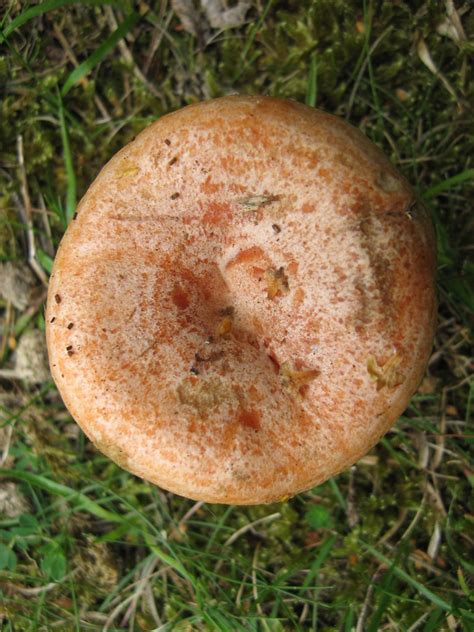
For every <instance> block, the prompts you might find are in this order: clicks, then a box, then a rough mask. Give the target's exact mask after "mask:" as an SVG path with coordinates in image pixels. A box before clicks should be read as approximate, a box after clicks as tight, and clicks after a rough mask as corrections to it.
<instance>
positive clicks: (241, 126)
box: [47, 96, 436, 504]
mask: <svg viewBox="0 0 474 632" xmlns="http://www.w3.org/2000/svg"><path fill="white" fill-rule="evenodd" d="M77 211H78V212H77V217H76V218H75V219H74V221H72V222H71V224H70V225H69V227H68V229H67V231H66V233H65V235H64V238H63V240H62V242H61V245H60V248H59V250H58V253H57V256H56V260H55V263H54V268H53V272H52V275H51V281H50V287H49V296H48V307H47V341H48V349H49V356H50V364H51V370H52V374H53V377H54V380H55V382H56V384H57V386H58V388H59V391H60V393H61V395H62V397H63V399H64V402H65V404H66V406H67V407H68V409H69V411H70V412H71V414H72V415H73V417H74V418H75V419H76V421H77V422H78V424H79V425H80V426H81V428H82V429H83V430H84V432H85V433H86V435H87V436H88V437H89V438H90V439H91V440H92V441H93V442H94V444H95V445H96V446H97V448H98V449H99V450H100V451H101V452H103V453H104V454H106V455H107V456H109V457H110V458H111V459H112V460H114V461H115V462H117V463H118V464H119V465H120V466H122V467H123V468H125V469H126V470H129V471H130V472H133V473H134V474H136V475H138V476H140V477H142V478H144V479H146V480H148V481H151V482H153V483H155V484H156V485H159V486H160V487H163V488H165V489H167V490H170V491H172V492H175V493H177V494H181V495H183V496H187V497H189V498H194V499H200V500H204V501H208V502H219V503H235V504H256V503H263V502H271V501H276V500H282V499H285V498H288V497H289V496H292V495H294V494H296V493H298V492H300V491H303V490H305V489H308V488H310V487H312V486H314V485H315V484H318V483H321V482H323V481H324V480H326V479H327V478H329V477H331V476H333V475H335V474H337V473H338V472H340V471H341V470H343V469H344V468H346V467H347V466H349V465H350V464H352V463H354V462H355V461H356V460H357V459H359V458H360V457H361V456H362V455H364V454H365V453H366V452H367V451H368V450H369V449H370V448H371V447H372V446H373V445H374V444H375V443H376V442H377V441H378V439H379V438H380V437H381V436H382V435H383V434H384V433H385V432H386V431H387V430H388V428H389V427H390V426H391V425H392V423H393V422H394V421H395V420H396V419H397V417H398V415H399V414H400V413H401V412H402V411H403V410H404V408H405V407H406V405H407V403H408V401H409V399H410V396H411V395H412V394H413V392H414V391H415V390H416V387H417V386H418V384H419V382H420V380H421V378H422V376H423V372H424V369H425V366H426V363H427V359H428V356H429V353H430V350H431V345H432V339H433V333H434V325H435V313H436V301H435V291H434V270H435V245H434V236H433V229H432V225H431V222H430V220H429V218H428V216H427V214H426V211H425V210H424V208H423V206H422V205H421V203H420V202H419V201H418V200H417V199H416V197H415V194H414V192H413V190H412V189H411V188H410V186H409V185H408V183H407V182H406V181H405V179H404V178H403V177H402V176H401V175H400V174H398V173H397V171H396V170H395V169H394V167H393V166H392V165H391V164H390V162H389V161H388V160H387V159H386V158H385V157H384V156H383V154H382V153H381V152H380V151H379V150H378V149H377V148H376V147H375V146H374V145H373V144H372V143H371V142H370V141H369V140H367V138H365V137H364V136H363V135H362V134H361V133H360V132H358V131H357V130H356V129H355V128H353V127H351V126H350V125H349V124H347V123H346V122H344V121H343V120H341V119H339V118H336V117H334V116H332V115H329V114H326V113H324V112H321V111H319V110H316V109H314V108H309V107H306V106H303V105H300V104H298V103H296V102H293V101H287V100H281V99H275V98H270V97H244V96H232V97H225V98H220V99H215V100H211V101H208V102H205V103H198V104H196V105H191V106H188V107H185V108H184V109H181V110H179V111H177V112H174V113H172V114H169V115H167V116H164V117H162V118H161V119H159V120H158V121H156V122H155V123H153V124H152V125H150V126H149V127H147V128H146V129H145V130H144V131H143V132H142V133H141V134H140V135H139V136H138V137H137V138H136V139H135V140H134V141H133V142H131V143H129V144H128V145H127V146H126V147H124V148H123V149H122V150H121V151H119V152H118V153H117V154H116V155H115V156H114V157H113V158H112V159H111V160H110V162H109V163H108V164H107V165H106V166H105V167H104V168H103V169H102V171H101V172H100V174H99V175H98V177H97V178H96V180H95V181H94V183H93V184H92V186H91V187H90V189H89V190H88V191H87V193H86V195H85V196H84V198H83V199H82V201H81V203H80V205H79V207H78V209H77Z"/></svg>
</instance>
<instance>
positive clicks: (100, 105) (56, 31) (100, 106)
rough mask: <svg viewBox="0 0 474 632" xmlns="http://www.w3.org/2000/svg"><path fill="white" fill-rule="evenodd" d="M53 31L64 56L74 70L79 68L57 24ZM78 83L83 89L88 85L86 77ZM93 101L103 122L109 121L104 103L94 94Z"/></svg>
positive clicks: (110, 118) (109, 117)
mask: <svg viewBox="0 0 474 632" xmlns="http://www.w3.org/2000/svg"><path fill="white" fill-rule="evenodd" d="M53 29H54V34H55V35H56V38H57V39H58V40H59V43H60V44H61V46H62V47H63V48H64V51H65V53H66V55H67V56H68V57H69V60H70V61H71V63H72V65H73V66H74V67H75V68H77V67H78V66H79V61H78V60H77V57H76V55H75V54H74V51H73V50H72V48H71V47H70V46H69V42H68V41H67V39H66V38H65V37H64V34H63V32H62V31H61V29H60V28H59V26H58V25H57V24H55V25H54V27H53ZM79 83H80V84H81V85H83V86H84V88H87V86H88V85H89V80H88V79H87V77H82V79H81V80H80V81H79ZM94 101H95V104H96V105H97V108H98V109H99V110H100V113H101V114H102V116H103V118H104V121H105V122H109V121H111V120H112V117H111V116H110V114H109V112H108V111H107V108H106V107H105V105H104V102H103V101H102V99H101V98H100V97H99V95H97V94H94Z"/></svg>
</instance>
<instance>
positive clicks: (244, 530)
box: [224, 512, 281, 546]
mask: <svg viewBox="0 0 474 632" xmlns="http://www.w3.org/2000/svg"><path fill="white" fill-rule="evenodd" d="M278 518H281V513H280V512H277V513H273V514H270V515H269V516H264V517H263V518H259V519H258V520H254V521H253V522H249V523H248V524H246V525H244V526H243V527H241V528H240V529H237V531H235V533H233V534H232V535H231V536H230V538H228V539H227V540H226V541H225V542H224V546H230V545H231V544H233V543H234V542H235V541H236V540H237V538H240V536H241V535H243V534H244V533H247V531H249V530H250V529H252V528H253V527H255V526H256V525H257V524H264V523H266V522H272V521H273V520H277V519H278Z"/></svg>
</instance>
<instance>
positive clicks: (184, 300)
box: [171, 285, 189, 309]
mask: <svg viewBox="0 0 474 632" xmlns="http://www.w3.org/2000/svg"><path fill="white" fill-rule="evenodd" d="M171 298H172V299H173V303H174V304H175V305H176V307H177V308H178V309H186V308H187V307H189V298H188V295H187V294H186V292H185V291H184V290H183V289H182V288H181V287H180V286H179V285H175V286H174V288H173V291H172V292H171Z"/></svg>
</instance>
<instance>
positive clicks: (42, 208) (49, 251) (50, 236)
mask: <svg viewBox="0 0 474 632" xmlns="http://www.w3.org/2000/svg"><path fill="white" fill-rule="evenodd" d="M39 212H40V214H41V219H42V220H43V225H44V230H45V232H46V236H47V239H46V240H45V241H46V244H45V248H44V249H45V252H46V253H47V254H48V255H49V256H50V257H54V244H53V233H52V231H51V226H50V224H49V219H48V213H47V211H46V205H45V203H44V200H43V196H42V195H40V196H39Z"/></svg>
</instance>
